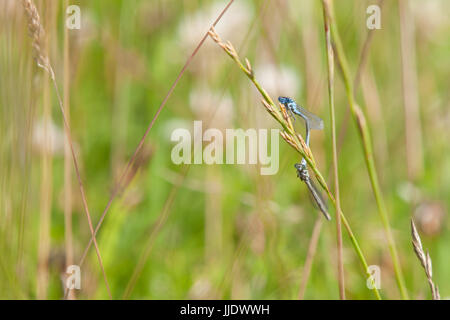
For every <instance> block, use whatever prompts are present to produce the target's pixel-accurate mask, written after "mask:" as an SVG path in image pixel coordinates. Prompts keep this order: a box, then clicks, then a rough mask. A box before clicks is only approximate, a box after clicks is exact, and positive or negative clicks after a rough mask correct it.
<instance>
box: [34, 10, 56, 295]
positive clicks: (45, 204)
mask: <svg viewBox="0 0 450 320" xmlns="http://www.w3.org/2000/svg"><path fill="white" fill-rule="evenodd" d="M52 15H53V10H52V5H49V6H46V12H45V16H44V20H45V21H46V23H47V25H48V33H47V34H46V35H45V37H44V47H45V49H44V50H45V51H46V52H50V50H49V40H50V38H51V36H52V34H51V31H52V30H53V28H52ZM42 90H43V99H42V105H43V111H42V113H43V115H42V123H43V124H42V127H43V141H42V150H41V182H42V184H41V188H40V191H41V195H40V206H39V248H38V275H37V298H38V299H40V300H43V299H46V298H47V291H48V290H47V289H48V280H49V272H48V260H49V256H50V224H51V210H52V180H53V175H52V162H53V159H52V141H51V132H50V125H51V122H52V111H51V98H50V77H49V76H48V74H45V76H44V78H43V89H42Z"/></svg>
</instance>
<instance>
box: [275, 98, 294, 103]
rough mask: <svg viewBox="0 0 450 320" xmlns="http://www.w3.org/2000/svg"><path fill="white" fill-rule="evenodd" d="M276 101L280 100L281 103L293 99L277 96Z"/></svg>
mask: <svg viewBox="0 0 450 320" xmlns="http://www.w3.org/2000/svg"><path fill="white" fill-rule="evenodd" d="M278 101H280V103H282V104H286V103H289V102H293V100H292V99H291V98H288V97H278Z"/></svg>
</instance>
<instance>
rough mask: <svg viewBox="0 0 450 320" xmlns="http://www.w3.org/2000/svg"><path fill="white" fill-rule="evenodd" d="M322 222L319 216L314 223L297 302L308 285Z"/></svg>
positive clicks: (303, 295)
mask: <svg viewBox="0 0 450 320" xmlns="http://www.w3.org/2000/svg"><path fill="white" fill-rule="evenodd" d="M323 221H324V220H323V217H322V215H321V214H320V215H318V216H317V219H316V222H315V223H314V228H313V232H312V235H311V240H310V241H309V245H308V253H307V254H306V261H305V265H304V267H303V271H302V282H301V283H300V289H299V290H298V300H303V298H304V297H305V291H306V285H307V284H308V279H309V274H310V272H311V267H312V264H313V260H314V256H315V253H316V249H317V244H318V243H319V238H320V230H321V229H322V224H323Z"/></svg>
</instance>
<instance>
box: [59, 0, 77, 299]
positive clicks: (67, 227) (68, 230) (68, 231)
mask: <svg viewBox="0 0 450 320" xmlns="http://www.w3.org/2000/svg"><path fill="white" fill-rule="evenodd" d="M68 6H69V0H64V6H63V12H65V10H64V9H65V8H67V7H68ZM62 16H63V23H64V22H65V18H66V17H65V15H64V14H63V15H62ZM63 41H64V46H63V59H64V61H63V65H64V75H63V107H64V111H65V113H66V120H67V124H68V125H69V126H70V56H69V29H68V28H66V27H64V40H63ZM63 125H64V124H63ZM71 162H72V159H71V156H70V146H69V142H68V140H67V137H65V140H64V237H65V248H66V268H67V267H68V266H70V265H72V264H73V235H72V163H71ZM74 293H75V292H74V291H73V290H70V291H69V296H68V298H69V299H74V298H75V294H74Z"/></svg>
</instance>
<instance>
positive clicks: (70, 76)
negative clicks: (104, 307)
mask: <svg viewBox="0 0 450 320" xmlns="http://www.w3.org/2000/svg"><path fill="white" fill-rule="evenodd" d="M67 3H68V2H67V1H50V0H47V1H36V4H37V8H38V11H39V13H40V15H41V21H42V23H43V26H44V29H45V31H46V36H47V37H48V46H47V49H48V52H49V55H50V61H51V63H52V65H53V68H54V69H55V73H56V79H57V82H58V85H59V88H60V90H61V92H63V93H64V90H63V88H64V86H66V87H67V88H68V89H69V91H66V92H65V95H66V97H69V98H68V99H69V100H68V101H69V102H70V103H69V107H70V123H71V129H72V136H73V140H74V144H75V148H76V152H77V155H78V159H79V162H80V167H81V176H82V179H83V184H84V187H85V188H86V195H87V200H88V204H89V209H90V212H91V215H92V219H93V223H94V225H95V224H96V223H97V222H98V220H99V218H100V216H101V214H102V212H103V210H104V208H105V206H106V203H107V202H108V199H109V198H110V196H111V193H112V191H113V189H114V185H115V182H116V181H117V180H118V178H119V177H120V175H121V173H122V172H123V170H124V169H125V167H126V164H127V161H128V160H129V159H130V157H131V155H132V154H133V152H134V150H135V149H136V147H137V145H138V143H139V140H140V139H141V137H142V136H143V134H144V132H145V130H146V128H147V126H148V125H149V123H150V122H151V120H152V118H153V116H154V115H155V112H156V110H157V109H158V107H159V105H160V104H161V102H162V100H163V98H164V96H165V95H166V93H167V91H168V90H169V88H170V86H171V85H172V83H173V81H174V80H175V78H176V77H177V75H178V73H179V71H180V70H181V68H182V67H183V65H184V63H185V61H186V60H187V58H188V57H189V56H190V55H191V53H192V51H193V50H194V48H195V46H196V45H197V44H198V42H199V41H200V40H201V38H202V37H203V35H204V34H205V32H206V31H207V30H208V28H209V26H210V25H211V23H212V22H213V21H214V20H215V18H216V17H217V16H218V14H219V13H220V11H221V10H222V9H223V8H224V7H225V5H226V3H227V2H226V1H225V2H224V1H200V0H198V1H196V0H183V1H181V0H164V1H163V0H127V1H119V0H115V1H105V0H90V1H70V4H76V5H78V6H79V7H80V9H81V29H80V30H68V32H67V34H66V36H67V39H68V45H67V43H66V44H64V39H65V35H64V29H65V28H64V22H65V19H66V15H65V9H66V5H67ZM377 3H378V2H377V1H368V0H367V1H350V0H340V1H335V4H334V6H335V12H336V16H337V20H338V21H337V22H338V25H339V29H340V32H341V37H342V39H343V45H344V48H345V52H346V54H347V57H348V59H349V63H350V68H351V71H352V74H353V75H355V73H356V71H357V70H358V66H359V64H360V61H361V52H362V50H363V49H362V48H363V46H364V43H365V41H366V39H367V35H368V31H369V30H368V29H367V27H366V19H367V18H368V16H369V15H368V14H367V13H366V9H367V7H368V6H369V5H371V4H377ZM399 3H400V2H397V1H384V2H383V4H382V13H381V26H382V28H381V29H380V30H374V32H373V39H372V41H371V43H370V44H369V47H368V51H367V55H366V59H367V60H366V63H365V65H364V66H363V68H362V69H361V76H360V79H359V81H357V83H358V84H357V86H358V90H357V92H356V97H357V100H358V102H359V104H360V105H361V107H362V108H363V110H364V112H365V114H366V116H367V119H368V122H369V126H370V128H371V134H372V140H373V145H374V157H375V160H376V165H377V169H378V174H379V178H380V182H381V185H382V191H383V195H384V197H385V201H386V204H387V207H388V211H389V216H390V221H391V223H392V227H393V233H394V237H395V240H396V244H397V247H398V251H399V256H400V260H401V264H402V269H403V272H404V274H405V280H406V286H407V289H408V293H409V295H410V298H413V299H429V298H430V296H431V295H430V292H429V287H428V284H427V281H426V277H425V274H424V271H423V269H422V267H421V265H420V262H419V260H418V259H417V257H416V256H415V255H414V251H413V249H412V245H411V233H410V225H409V223H410V218H411V217H414V219H415V221H416V224H417V226H418V227H419V232H420V234H421V236H422V241H423V244H424V247H425V248H426V249H428V250H429V252H430V256H431V258H432V261H433V277H434V280H435V282H436V283H437V285H438V286H439V289H440V292H441V296H442V297H443V298H445V297H448V296H450V272H449V271H448V270H449V268H448V266H449V265H450V233H449V228H448V227H449V223H448V219H447V215H448V208H449V206H450V199H449V194H450V165H449V164H450V152H449V151H450V148H449V142H448V140H449V136H450V135H449V133H450V132H449V127H450V108H449V107H450V101H449V92H450V90H449V89H450V87H449V84H450V82H449V79H450V59H449V52H450V41H449V40H450V20H449V19H448V13H449V12H450V11H449V9H450V3H449V2H448V1H444V0H430V1H418V0H410V1H403V2H401V3H402V4H403V5H401V6H399ZM402 23H403V25H402ZM216 30H217V32H218V34H219V35H220V36H221V37H222V39H224V40H230V41H231V42H232V43H233V44H234V46H235V47H236V49H237V50H238V51H239V54H240V56H241V57H247V58H248V59H249V60H250V61H251V63H252V67H253V69H254V70H255V74H256V78H257V79H258V80H260V82H261V83H262V85H263V86H264V87H265V88H266V89H267V91H268V93H269V94H270V95H271V96H272V98H276V97H278V95H285V96H290V97H292V98H294V99H295V100H296V101H297V102H299V103H300V104H301V105H303V106H305V107H306V108H307V109H309V110H310V111H312V112H314V113H316V114H318V115H320V116H321V117H322V118H323V119H324V122H325V130H324V131H313V134H312V141H311V146H312V151H313V153H314V155H315V157H316V161H317V163H318V166H319V168H320V170H321V172H322V173H323V175H324V177H325V178H326V179H327V181H328V184H329V185H330V186H333V181H332V179H331V177H332V174H331V173H332V171H331V169H330V167H331V163H332V153H331V131H330V126H331V125H330V116H329V112H328V93H327V71H326V57H325V50H324V49H325V48H324V47H325V40H324V32H323V16H322V8H321V3H320V2H319V1H313V0H299V1H287V0H253V1H252V0H236V1H235V2H234V3H233V4H232V5H231V7H230V9H229V10H228V11H227V12H226V13H225V15H224V16H223V18H222V20H221V21H220V22H219V23H218V25H217V28H216ZM27 33H28V32H27V21H26V17H25V14H24V10H23V8H22V6H21V4H20V1H12V0H0V105H1V108H0V252H1V257H0V268H1V269H0V298H5V299H36V298H38V299H61V298H63V296H64V289H63V283H64V281H65V278H64V273H65V266H66V265H67V264H78V262H79V259H80V258H81V255H82V253H83V251H84V249H85V247H86V245H87V243H88V241H89V237H90V231H89V226H88V223H87V219H86V216H85V213H84V211H83V206H82V202H81V196H80V192H79V189H78V184H77V180H76V177H75V174H74V171H73V169H72V162H71V158H70V155H69V157H67V155H66V156H65V151H64V127H63V123H62V117H61V112H60V110H59V108H58V103H57V100H56V96H55V92H54V90H53V88H52V87H51V84H50V82H49V79H48V77H47V76H46V74H45V73H44V72H43V71H42V69H40V68H38V67H37V66H36V65H35V63H34V61H33V59H32V51H31V40H30V38H29V37H28V34H27ZM65 50H66V52H68V60H66V61H67V62H68V63H67V66H68V67H69V69H70V71H69V72H67V69H65V68H64V51H65ZM336 69H337V70H336V87H335V92H336V113H337V129H338V138H339V139H338V147H339V175H340V187H341V203H342V208H343V211H344V212H345V214H346V217H347V219H348V220H349V222H350V224H351V226H352V228H353V230H354V232H355V235H356V237H357V239H358V241H359V242H360V245H361V249H362V251H363V252H364V254H365V256H366V258H367V260H368V263H369V264H370V265H377V266H379V267H380V268H381V294H382V296H383V298H386V299H398V298H400V295H399V291H398V289H397V286H396V282H395V277H394V273H393V267H392V261H391V259H390V255H389V251H388V248H387V242H386V237H385V234H384V230H383V228H382V225H381V221H380V218H379V215H378V213H377V206H376V202H375V199H374V196H373V193H372V189H371V185H370V181H369V176H368V173H367V170H366V166H365V162H364V155H363V151H362V148H361V143H360V140H359V137H358V132H357V128H356V126H355V124H354V122H353V120H352V119H351V117H350V116H349V113H348V104H347V99H346V96H345V90H344V86H343V83H342V81H341V78H340V74H339V70H338V66H336ZM194 120H202V121H203V122H204V128H205V127H206V126H208V125H209V127H212V128H218V129H221V130H224V129H226V128H243V129H248V128H278V125H277V123H276V122H275V121H273V119H272V118H271V117H270V116H269V115H268V114H267V112H266V111H265V110H264V108H263V107H262V105H261V103H260V97H259V96H258V94H257V91H256V90H255V89H254V87H253V86H252V84H251V83H250V82H249V81H248V79H247V78H246V77H245V75H244V74H243V73H242V72H241V71H240V70H239V68H238V67H237V66H236V65H235V64H234V63H233V61H232V60H231V59H229V57H228V56H227V55H226V54H225V53H224V52H223V51H222V50H221V49H220V48H219V47H218V46H217V45H216V44H215V43H213V41H212V40H211V39H209V38H208V39H207V40H206V42H205V44H204V45H203V46H202V48H201V49H200V51H199V52H198V54H197V55H196V56H195V57H194V59H193V61H192V63H191V64H190V66H189V68H188V70H187V71H186V72H185V73H184V75H183V76H182V78H181V80H180V82H179V83H178V85H177V87H176V88H175V90H174V92H173V94H172V95H171V97H170V99H169V100H168V102H167V104H166V106H165V108H164V109H163V111H162V112H161V114H160V116H159V118H158V119H157V121H156V122H155V125H154V126H153V128H152V129H151V131H150V134H149V136H148V137H147V139H146V142H145V145H144V147H143V149H142V150H141V152H140V154H139V156H138V159H137V161H136V165H134V166H133V167H132V169H131V170H130V174H128V176H127V179H126V186H125V187H124V188H123V189H122V190H121V192H120V193H119V196H118V197H117V198H116V199H115V200H114V202H113V204H112V206H111V208H110V210H109V212H108V214H107V216H106V218H105V221H104V223H103V225H102V227H101V228H100V231H99V234H98V236H97V239H98V243H99V249H100V252H101V255H102V258H103V264H104V267H105V271H106V275H107V279H108V282H109V284H110V287H111V292H112V297H113V298H116V299H121V298H131V299H212V298H213V299H222V298H224V299H296V298H297V297H298V296H299V295H301V292H300V291H302V290H301V289H300V288H301V287H302V283H305V281H307V284H306V285H305V286H304V288H305V290H304V298H306V299H337V298H338V297H339V296H338V283H337V264H336V259H337V258H336V254H337V249H336V227H335V219H334V217H335V216H334V213H333V220H332V221H331V222H326V221H324V220H323V221H322V217H321V216H320V213H319V212H318V211H317V210H316V209H315V208H314V206H313V205H312V202H311V201H310V198H309V194H308V192H307V189H306V187H305V185H304V184H302V183H301V181H300V180H299V179H297V177H296V172H295V169H294V167H293V165H294V163H296V162H298V161H299V157H298V154H296V153H295V152H294V151H293V149H292V148H290V147H289V146H288V145H287V144H286V143H285V142H284V141H283V140H282V139H280V169H279V171H278V172H277V174H276V175H273V176H261V175H260V170H259V166H258V165H192V166H190V167H187V166H178V165H175V164H173V163H172V161H171V157H170V156H171V150H172V148H173V146H174V145H175V143H174V142H171V141H170V135H171V133H172V131H173V130H174V129H176V128H180V127H186V128H189V129H192V126H193V121H194ZM204 130H205V129H204ZM68 170H70V171H68ZM65 212H66V220H65ZM70 216H71V218H70V221H71V225H70V224H69V225H68V224H67V222H68V220H67V217H70ZM314 227H316V228H317V229H319V228H320V237H319V240H318V244H317V249H316V250H315V255H314V260H313V262H312V267H311V271H310V275H309V277H306V275H305V261H306V259H307V252H308V246H309V245H310V241H311V236H312V233H313V229H314ZM343 239H344V267H345V283H346V294H347V298H349V299H373V298H374V297H373V294H372V292H371V291H370V290H369V289H368V288H367V287H366V279H365V276H364V270H363V269H362V266H361V265H360V263H359V260H358V259H357V257H356V255H355V252H354V250H353V248H352V246H351V244H350V242H349V239H348V236H347V233H346V232H345V230H343ZM81 272H82V288H81V290H76V291H75V293H73V294H72V296H71V297H72V298H74V297H75V298H80V299H105V298H108V294H107V291H106V287H105V283H104V280H103V276H102V273H101V271H100V268H99V264H98V260H97V257H96V255H95V250H94V248H93V247H92V248H91V249H90V251H89V255H88V258H87V260H86V262H85V263H84V264H83V266H82V268H81ZM133 275H134V276H133Z"/></svg>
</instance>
